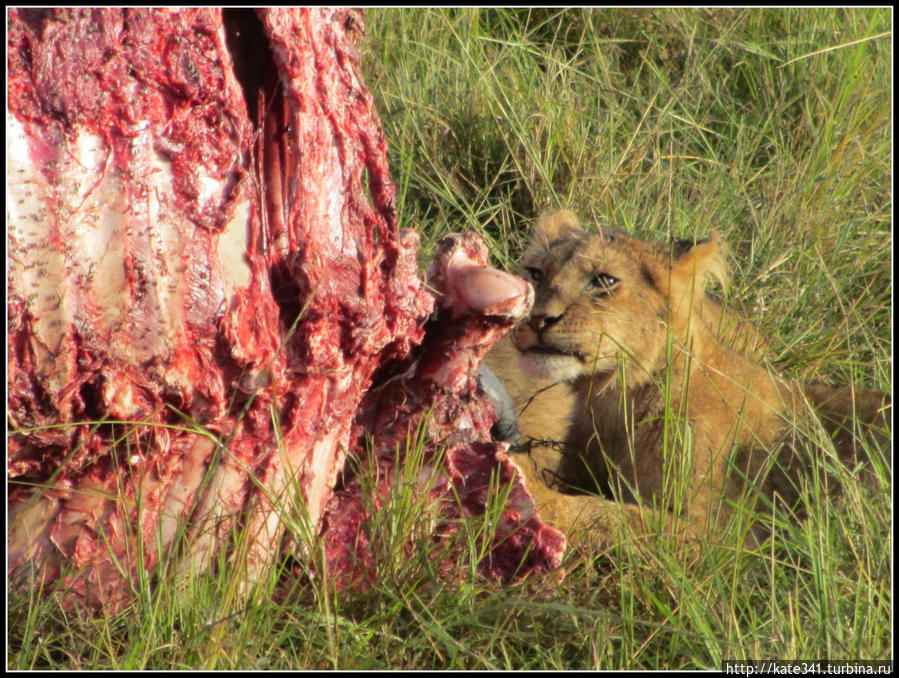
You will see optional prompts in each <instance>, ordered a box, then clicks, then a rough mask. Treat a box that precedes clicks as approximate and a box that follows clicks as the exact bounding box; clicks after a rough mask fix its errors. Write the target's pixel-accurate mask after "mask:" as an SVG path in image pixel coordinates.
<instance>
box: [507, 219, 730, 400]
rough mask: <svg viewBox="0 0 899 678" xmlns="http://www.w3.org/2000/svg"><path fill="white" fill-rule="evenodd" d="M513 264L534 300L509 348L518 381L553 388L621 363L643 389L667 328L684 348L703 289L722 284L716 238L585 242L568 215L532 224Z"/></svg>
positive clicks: (660, 355) (604, 236)
mask: <svg viewBox="0 0 899 678" xmlns="http://www.w3.org/2000/svg"><path fill="white" fill-rule="evenodd" d="M521 265H522V267H523V268H524V271H525V274H526V276H527V277H528V278H529V280H530V281H531V282H532V283H533V284H534V287H535V291H536V300H535V303H534V307H533V310H532V311H531V315H530V317H529V318H528V320H527V321H526V322H524V323H523V324H521V325H519V326H518V327H517V328H516V329H515V330H514V332H513V334H512V341H513V342H514V344H515V346H516V347H517V348H518V349H519V350H520V351H522V357H521V360H522V367H523V368H524V370H525V371H526V372H528V373H530V374H532V375H533V376H535V377H539V378H541V379H552V380H553V381H566V380H573V379H576V378H578V377H580V376H588V375H596V374H602V373H608V372H611V371H613V370H616V369H617V368H618V364H619V361H620V360H622V359H626V360H627V366H626V370H627V371H626V374H627V377H628V381H629V382H630V383H631V384H635V383H639V382H643V381H646V379H647V378H648V376H649V375H651V374H653V373H654V372H656V371H657V370H659V369H661V367H662V366H663V365H664V362H665V357H666V353H667V342H668V337H669V328H670V330H671V336H672V337H673V341H674V342H675V344H681V345H683V344H686V343H692V340H691V339H690V337H691V334H692V332H691V329H692V327H693V325H694V324H695V323H698V322H700V312H701V305H702V302H703V300H704V299H705V296H706V295H705V285H706V283H707V281H708V280H709V279H710V278H714V279H717V280H718V281H719V282H721V284H722V285H723V284H724V283H725V281H726V264H725V259H724V254H723V252H722V250H721V245H720V242H719V240H718V236H717V235H716V234H712V235H711V236H710V237H709V238H707V239H706V240H704V241H701V242H699V243H696V244H693V243H692V242H688V241H679V242H677V243H675V244H674V245H668V244H662V243H649V242H644V241H642V240H637V239H636V238H633V237H631V236H629V235H627V234H625V233H620V232H617V231H610V230H603V231H602V232H601V233H598V234H593V233H586V232H584V231H583V230H581V228H580V226H579V225H578V221H577V218H576V217H575V216H574V214H572V213H571V212H569V211H568V210H560V211H557V212H552V213H549V214H545V215H543V216H542V217H541V218H540V219H539V220H538V222H537V225H536V228H535V230H534V233H533V237H532V240H531V244H530V246H529V247H528V249H527V250H526V251H525V253H524V255H523V257H522V261H521ZM682 347H683V348H686V346H682ZM677 349H678V346H675V350H677Z"/></svg>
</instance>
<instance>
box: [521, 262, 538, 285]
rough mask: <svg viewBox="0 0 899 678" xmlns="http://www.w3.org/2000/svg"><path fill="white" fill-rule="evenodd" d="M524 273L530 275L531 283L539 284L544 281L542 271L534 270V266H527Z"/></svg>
mask: <svg viewBox="0 0 899 678" xmlns="http://www.w3.org/2000/svg"><path fill="white" fill-rule="evenodd" d="M524 272H525V273H527V274H528V277H529V278H530V279H531V282H535V283H538V282H540V281H541V280H542V279H543V271H541V270H540V269H539V268H534V267H533V266H525V267H524Z"/></svg>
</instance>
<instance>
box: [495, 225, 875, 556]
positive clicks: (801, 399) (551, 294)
mask: <svg viewBox="0 0 899 678" xmlns="http://www.w3.org/2000/svg"><path fill="white" fill-rule="evenodd" d="M521 264H522V267H523V268H524V270H525V272H526V274H527V275H529V276H530V277H531V281H532V283H533V284H534V287H535V289H536V301H535V304H534V307H533V310H532V312H531V315H530V317H529V319H528V320H527V321H526V322H524V323H522V324H521V325H520V326H519V327H517V328H516V329H515V330H513V332H512V333H511V334H510V335H509V337H506V338H504V339H503V340H501V341H500V342H499V343H498V344H497V345H496V346H495V347H494V348H493V349H492V350H491V352H490V353H489V354H488V356H487V358H486V362H487V364H488V365H489V367H490V368H491V369H492V370H493V371H494V372H495V373H496V374H497V376H498V377H499V378H500V380H501V381H502V382H503V384H504V386H505V387H506V389H507V390H508V391H509V394H510V396H511V397H512V399H513V402H514V403H515V405H516V410H517V412H518V416H519V425H520V428H521V434H522V441H523V443H524V445H523V447H522V450H521V451H519V452H517V453H516V455H515V458H516V460H517V462H518V464H519V466H520V467H521V469H522V471H523V472H524V474H525V476H526V480H527V484H528V488H529V489H530V491H531V492H532V494H533V495H534V498H535V500H536V501H537V504H538V508H539V510H540V511H541V514H542V515H543V516H544V517H545V519H546V520H547V521H549V522H550V523H551V524H554V525H555V526H557V527H559V528H560V529H562V530H565V531H566V532H568V533H569V534H573V533H574V532H575V531H576V530H580V531H581V532H583V533H584V534H586V535H587V537H588V538H589V539H590V540H591V541H592V542H594V543H595V544H597V545H599V544H609V543H612V542H614V540H616V539H617V538H620V535H621V534H623V533H621V532H619V531H618V529H619V528H621V527H622V526H623V524H624V523H628V524H629V528H628V534H630V535H633V534H634V530H636V531H637V533H646V534H649V533H657V532H658V531H659V530H664V531H673V532H674V533H676V534H681V535H684V536H700V535H703V534H706V533H708V531H709V530H710V529H713V528H714V526H715V525H716V524H718V521H719V520H720V519H722V518H725V517H726V516H728V515H729V514H730V512H731V511H732V509H733V506H735V505H742V506H744V507H747V508H752V507H753V505H754V502H755V501H756V500H757V498H758V497H759V496H760V495H764V496H767V497H771V498H775V499H776V500H777V501H780V502H782V503H785V504H787V505H792V504H793V503H795V501H796V499H797V496H798V492H797V487H798V486H799V476H800V475H802V473H804V472H806V471H807V469H808V467H809V466H810V465H811V464H810V458H809V456H808V455H810V454H823V452H822V448H821V447H820V446H816V445H815V444H812V443H809V441H808V440H805V441H802V440H800V438H801V436H800V434H799V432H801V431H804V430H810V427H811V429H814V426H815V425H816V424H815V421H816V420H817V418H818V417H819V416H820V420H821V422H822V423H823V425H824V429H825V430H827V431H828V432H829V433H830V434H832V435H833V436H834V442H835V445H836V449H837V452H838V454H839V455H840V457H841V458H842V460H843V461H844V462H846V463H848V464H850V465H855V464H857V463H860V462H863V461H864V460H863V459H861V458H860V456H859V453H860V451H861V450H863V449H864V448H863V447H861V446H860V445H858V444H857V440H856V437H855V435H854V433H853V431H854V429H853V426H852V423H853V422H857V421H861V422H865V423H867V424H873V425H874V426H875V427H878V426H879V427H884V426H885V425H886V412H887V408H888V405H886V404H885V397H884V394H882V393H880V392H878V391H873V390H866V389H860V388H852V387H829V386H820V385H815V386H805V385H801V384H798V383H795V382H793V381H790V380H787V379H784V378H782V377H780V376H778V375H776V374H775V373H773V372H772V371H771V370H769V369H767V368H765V367H763V366H762V365H760V364H758V363H756V362H754V361H753V360H752V358H753V357H755V356H757V355H758V354H759V353H760V352H762V351H763V349H764V346H765V342H764V339H763V338H762V337H761V336H760V334H759V333H758V331H757V330H756V329H755V328H754V327H753V326H752V325H751V324H749V323H748V322H746V321H743V320H740V319H739V318H737V317H736V316H734V315H733V314H730V313H727V312H725V311H724V309H723V307H722V305H721V303H720V302H718V301H717V300H715V299H713V298H712V297H710V296H709V295H708V294H707V293H706V286H707V284H708V283H710V282H712V281H716V282H718V283H719V284H720V285H722V286H726V285H727V280H728V272H727V264H726V256H725V252H724V250H723V248H722V245H721V243H720V240H719V238H718V236H717V235H716V234H712V235H711V236H710V237H709V238H707V239H706V240H703V241H700V242H698V243H695V244H692V243H684V242H681V243H676V244H674V245H663V244H660V243H650V242H645V241H642V240H638V239H636V238H633V237H631V236H629V235H627V234H624V233H620V232H612V231H604V232H601V233H593V234H588V233H586V232H584V231H583V230H582V229H581V228H580V226H579V224H578V221H577V218H576V217H575V216H574V214H572V213H571V212H569V211H567V210H560V211H557V212H553V213H550V214H547V215H544V216H543V217H541V219H540V220H539V221H538V223H537V226H536V228H535V230H534V233H533V236H532V241H531V244H530V246H529V247H528V249H527V250H526V252H525V253H524V255H523V257H522V261H521ZM738 349H739V350H738ZM810 405H811V406H810ZM816 410H817V412H816ZM818 430H820V427H819V429H818ZM575 491H581V492H592V493H594V494H592V495H591V494H584V493H581V494H576V493H573V492H575ZM602 491H604V492H605V494H606V496H607V497H614V499H612V498H604V497H600V496H596V493H597V492H602ZM653 507H654V508H653ZM663 526H664V527H663Z"/></svg>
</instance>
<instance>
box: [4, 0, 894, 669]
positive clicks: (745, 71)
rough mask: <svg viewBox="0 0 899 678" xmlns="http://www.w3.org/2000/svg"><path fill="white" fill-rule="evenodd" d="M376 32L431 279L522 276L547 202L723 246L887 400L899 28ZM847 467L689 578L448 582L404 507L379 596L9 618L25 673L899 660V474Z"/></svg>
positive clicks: (156, 600) (656, 20) (410, 20)
mask: <svg viewBox="0 0 899 678" xmlns="http://www.w3.org/2000/svg"><path fill="white" fill-rule="evenodd" d="M368 29H369V36H368V38H367V41H366V44H365V65H366V69H367V73H366V76H367V81H368V85H369V86H370V88H371V89H372V90H373V92H374V93H375V96H376V99H377V106H378V109H379V111H380V113H381V116H382V119H383V122H384V126H385V130H386V134H387V137H388V141H389V144H390V148H391V167H392V173H393V178H394V180H395V182H396V184H397V187H398V202H399V205H398V207H399V215H400V220H401V222H402V225H403V226H406V227H414V228H417V229H418V230H419V231H420V232H421V233H422V236H423V250H424V252H423V256H424V258H425V259H426V258H427V256H428V252H429V250H430V248H431V247H432V246H433V243H434V242H435V241H436V239H437V238H438V237H439V236H440V235H441V234H443V233H445V232H447V231H453V230H463V229H475V230H478V231H480V232H482V233H483V234H484V235H485V237H486V238H487V239H488V242H489V244H490V246H491V250H492V252H493V254H494V257H495V263H497V264H498V265H500V266H503V267H511V266H513V262H514V259H515V257H516V256H517V255H518V253H519V252H520V251H521V248H522V245H523V239H524V237H525V234H526V230H527V227H528V226H529V221H530V220H531V219H532V218H533V217H534V216H535V215H536V214H537V213H538V212H539V211H541V210H543V209H546V208H549V207H557V206H569V207H571V208H573V209H575V211H577V212H578V214H579V215H580V216H581V219H582V221H583V222H585V223H599V224H609V225H614V226H616V227H618V228H623V229H625V230H628V231H633V232H637V233H642V234H647V235H655V236H659V237H664V236H675V237H691V236H693V235H699V236H704V235H705V234H706V233H707V232H708V231H709V230H710V229H717V230H718V231H719V232H720V233H721V234H722V236H723V238H724V240H725V241H726V242H728V243H729V244H730V247H731V250H732V252H733V257H732V262H733V267H734V286H733V292H732V297H733V300H734V302H735V303H737V304H738V305H739V306H741V307H742V308H743V310H744V311H746V313H747V314H748V315H749V316H750V317H751V318H752V319H753V321H754V322H756V323H757V324H758V325H759V326H760V327H761V328H763V330H764V332H765V333H766V334H767V335H768V336H770V337H772V338H773V340H772V345H773V355H772V360H773V362H774V363H775V365H776V367H777V368H778V369H779V370H780V371H781V372H783V373H785V374H789V375H791V376H795V377H798V378H803V379H813V378H824V379H832V380H836V381H848V380H852V381H854V382H856V383H859V384H864V385H867V386H876V387H880V388H884V389H890V388H891V367H892V363H891V351H892V305H891V292H892V279H891V267H890V264H891V250H892V235H891V227H892V223H891V210H892V202H891V193H892V184H891V163H892V157H891V143H892V136H891V122H892V118H891V115H892V112H891V94H892V92H891V57H892V54H891V49H892V41H891V36H890V35H889V33H888V32H889V31H890V30H891V13H890V10H888V9H883V10H881V9H849V10H843V9H820V10H819V9H816V10H754V9H752V10H741V9H716V10H711V11H707V10H693V9H682V10H650V9H639V10H604V9H601V10H561V9H542V10H528V9H502V10H478V9H434V10H432V9H404V10H371V11H369V13H368ZM885 34H886V35H885ZM831 474H834V475H837V476H840V477H842V479H843V480H844V483H845V485H846V491H845V495H844V496H843V497H842V499H840V500H839V501H838V502H828V501H825V500H823V499H822V498H821V497H820V496H818V495H817V493H816V489H815V488H814V487H810V488H809V490H808V493H807V495H808V496H807V504H808V509H809V513H810V517H809V519H808V520H807V521H805V522H803V523H801V524H799V525H792V526H790V525H785V526H783V527H782V528H781V529H779V530H776V531H775V535H776V536H775V538H773V539H772V540H771V541H770V542H768V543H766V544H765V545H764V548H759V549H751V548H748V547H746V546H745V545H744V544H742V543H740V542H739V540H738V539H736V538H733V539H730V538H727V537H721V538H716V539H710V540H709V543H708V544H706V545H705V546H704V547H703V549H702V553H701V554H700V557H699V560H698V562H689V561H688V560H686V559H685V558H683V557H681V556H680V555H679V554H677V553H674V552H671V553H666V552H665V551H664V550H663V549H659V548H645V547H644V545H641V544H637V543H624V544H621V546H620V547H619V548H618V549H617V550H616V552H615V553H613V554H610V556H609V558H607V559H604V560H602V561H601V562H592V561H591V560H590V559H589V558H586V557H584V556H583V555H581V554H577V553H574V552H572V553H570V554H569V556H568V557H567V560H566V562H565V564H564V569H565V571H566V572H567V576H566V577H565V579H564V580H562V581H561V582H559V581H557V580H556V579H555V578H554V577H546V578H543V579H537V580H532V581H529V582H525V583H522V584H517V585H514V586H510V587H507V588H505V589H500V588H498V587H497V586H495V585H493V584H491V583H489V582H485V581H482V580H480V579H479V578H478V577H477V576H476V575H475V574H473V573H470V572H463V573H460V577H459V580H458V581H455V582H452V583H447V582H441V581H439V580H437V579H436V578H435V577H434V575H433V573H432V572H431V570H430V568H429V566H428V559H427V558H426V557H423V556H421V554H420V552H416V551H415V550H413V551H411V552H409V551H408V550H407V551H402V553H403V554H404V555H403V556H402V559H401V560H400V561H399V562H397V561H396V560H395V559H396V558H397V555H396V554H397V552H398V551H397V549H398V548H402V547H403V545H404V544H410V543H412V544H415V545H417V547H418V548H419V549H422V550H426V549H428V548H433V545H432V544H430V542H429V540H428V539H427V538H426V536H425V535H426V533H427V530H426V527H427V525H428V524H429V522H430V520H429V511H430V510H431V508H430V507H428V506H426V505H422V504H421V503H420V502H417V501H415V500H414V498H412V497H408V496H406V497H399V498H398V499H397V502H396V503H395V504H394V509H393V510H394V511H395V512H397V513H394V514H393V515H394V516H398V515H401V516H402V520H389V519H387V520H384V521H383V524H380V525H379V526H378V530H379V534H380V538H379V539H378V540H377V541H378V543H379V544H381V545H382V552H383V554H384V556H383V558H384V562H383V567H382V568H381V569H380V574H379V578H378V580H377V581H376V582H375V585H374V587H373V588H372V589H371V590H370V591H368V592H365V593H358V594H348V595H341V596H337V595H335V594H334V593H333V592H331V591H329V590H328V587H327V586H326V585H324V584H321V583H319V584H316V585H312V586H298V587H297V588H296V589H293V590H290V589H289V590H285V589H284V586H283V584H282V585H280V586H276V585H275V584H274V583H273V584H271V586H270V587H269V588H268V589H263V590H261V591H260V592H259V593H260V595H259V596H258V597H257V599H256V600H255V601H251V602H250V603H248V604H247V605H245V606H243V607H242V608H240V609H239V611H237V612H234V611H233V610H232V609H231V608H229V606H228V603H227V601H228V600H229V591H231V590H232V585H233V583H234V582H233V576H234V575H233V573H230V572H229V569H228V568H221V569H220V570H219V571H218V573H217V574H210V575H209V576H208V577H205V578H200V579H198V580H197V581H196V582H194V583H193V584H192V586H191V587H190V588H189V589H188V590H187V591H184V590H176V589H175V587H173V586H170V585H169V584H168V582H169V580H168V579H167V577H166V574H165V572H164V571H163V572H162V577H161V583H160V584H159V585H158V586H157V587H156V589H155V591H154V593H153V594H152V595H147V596H144V598H143V599H142V600H141V601H139V602H138V603H136V604H135V606H134V607H133V609H130V610H128V611H126V612H125V613H123V614H122V615H119V616H117V617H115V618H113V619H102V620H95V619H90V618H87V617H82V616H80V615H78V614H77V613H64V612H61V611H60V610H59V609H58V608H56V607H55V606H54V605H53V603H52V601H50V602H43V603H37V602H35V601H34V600H31V599H13V600H11V601H10V604H9V613H8V620H9V633H10V638H9V644H8V662H9V667H10V668H44V667H51V668H63V667H65V668H70V669H79V668H155V669H175V668H217V669H253V668H341V669H428V668H437V669H450V668H456V669H462V668H464V669H490V668H507V669H534V668H549V669H571V668H601V669H676V668H679V669H718V668H719V667H720V661H721V660H722V659H726V658H736V659H760V658H773V657H777V658H831V659H838V658H840V659H842V658H866V659H876V658H892V627H891V619H892V560H891V559H892V536H891V535H892V531H891V514H892V504H891V491H890V489H889V488H890V481H889V478H890V472H889V470H886V469H883V468H881V470H880V476H881V477H882V478H883V479H884V485H885V486H886V488H887V489H880V490H872V489H870V488H868V487H866V486H865V485H863V484H861V483H859V482H858V481H857V479H855V478H854V477H853V476H852V474H851V473H849V472H848V471H847V470H846V469H841V468H835V469H833V470H832V471H831ZM400 510H401V511H402V513H401V514H400V513H398V512H399V511H400ZM385 515H386V516H390V515H391V514H390V512H389V511H388V512H385ZM462 532H463V537H462V538H463V539H464V538H465V537H464V530H463V531H462ZM274 579H275V577H273V581H274ZM268 593H272V594H273V596H272V595H267V594H268ZM272 597H274V598H275V602H274V603H273V602H271V598H272Z"/></svg>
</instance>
